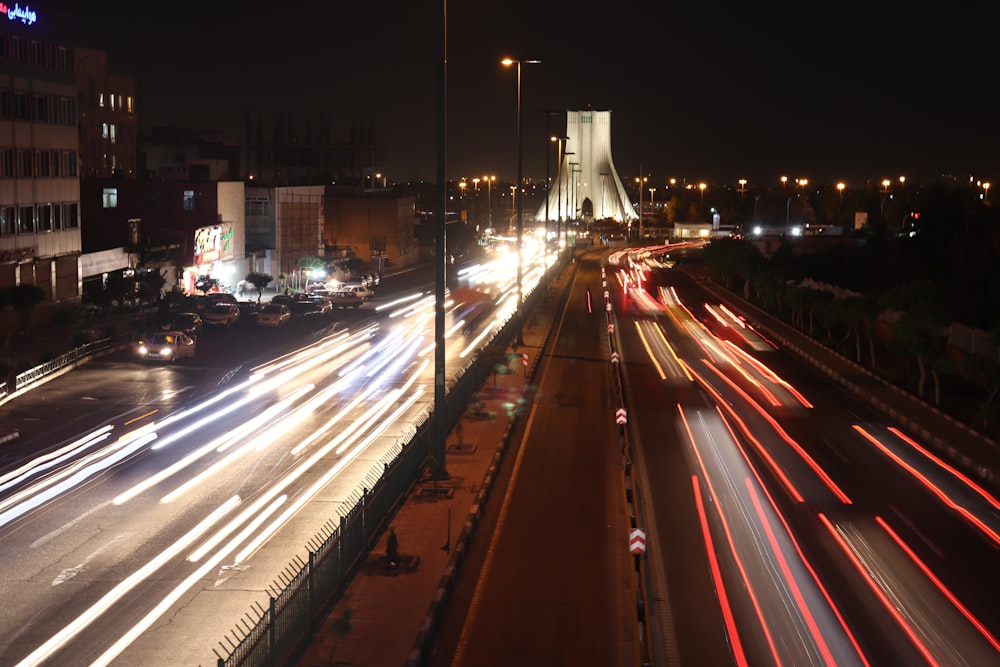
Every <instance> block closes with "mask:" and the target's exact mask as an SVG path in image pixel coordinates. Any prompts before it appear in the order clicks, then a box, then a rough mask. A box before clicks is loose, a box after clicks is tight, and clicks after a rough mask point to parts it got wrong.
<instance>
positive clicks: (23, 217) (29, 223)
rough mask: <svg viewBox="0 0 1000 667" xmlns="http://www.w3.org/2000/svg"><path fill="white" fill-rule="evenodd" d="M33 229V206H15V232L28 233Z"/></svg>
mask: <svg viewBox="0 0 1000 667" xmlns="http://www.w3.org/2000/svg"><path fill="white" fill-rule="evenodd" d="M33 231H35V208H34V207H33V206H18V207H17V233H18V234H30V233H31V232H33Z"/></svg>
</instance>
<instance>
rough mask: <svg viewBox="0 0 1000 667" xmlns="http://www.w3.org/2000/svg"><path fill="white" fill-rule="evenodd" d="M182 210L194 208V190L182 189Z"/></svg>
mask: <svg viewBox="0 0 1000 667" xmlns="http://www.w3.org/2000/svg"><path fill="white" fill-rule="evenodd" d="M184 210H185V211H193V210H194V190H185V191H184Z"/></svg>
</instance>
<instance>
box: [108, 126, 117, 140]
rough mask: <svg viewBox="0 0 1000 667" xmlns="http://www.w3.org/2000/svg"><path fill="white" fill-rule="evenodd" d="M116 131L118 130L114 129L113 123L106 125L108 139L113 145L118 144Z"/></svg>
mask: <svg viewBox="0 0 1000 667" xmlns="http://www.w3.org/2000/svg"><path fill="white" fill-rule="evenodd" d="M117 129H118V128H117V127H115V124H114V123H110V124H109V125H108V138H109V139H110V140H111V143H113V144H116V143H118V132H117Z"/></svg>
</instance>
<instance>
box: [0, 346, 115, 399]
mask: <svg viewBox="0 0 1000 667" xmlns="http://www.w3.org/2000/svg"><path fill="white" fill-rule="evenodd" d="M127 340H128V337H127V336H116V337H112V338H102V339H101V340H98V341H94V342H92V343H86V344H84V345H81V346H79V347H75V348H73V349H72V350H70V351H69V352H66V353H64V354H61V355H59V356H58V357H56V358H55V359H52V360H51V361H47V362H45V363H44V364H39V365H38V366H35V367H34V368H29V369H28V370H26V371H24V372H22V373H18V374H17V375H16V376H15V377H14V391H15V392H19V391H23V390H25V389H27V388H28V387H29V386H31V385H33V384H36V383H38V382H40V381H42V380H44V379H46V378H47V377H49V376H50V375H52V374H54V373H57V372H59V371H61V370H63V369H64V368H66V367H68V366H74V365H76V364H78V363H80V362H83V361H87V360H88V359H90V357H92V356H94V355H96V354H97V353H99V352H104V351H105V350H109V349H112V348H116V347H118V346H119V345H121V344H123V343H124V342H127ZM6 387H7V383H6V382H5V383H4V391H3V394H2V395H0V398H3V397H5V396H6V395H7V391H6Z"/></svg>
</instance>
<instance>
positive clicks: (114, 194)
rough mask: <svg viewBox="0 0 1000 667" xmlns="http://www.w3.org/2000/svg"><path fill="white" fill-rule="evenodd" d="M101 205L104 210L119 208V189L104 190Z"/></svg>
mask: <svg viewBox="0 0 1000 667" xmlns="http://www.w3.org/2000/svg"><path fill="white" fill-rule="evenodd" d="M101 204H102V205H103V206H104V208H118V188H104V190H103V191H102V192H101Z"/></svg>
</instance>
